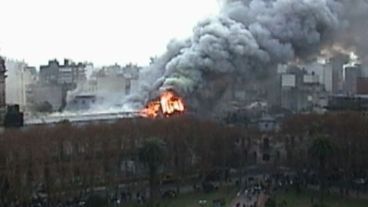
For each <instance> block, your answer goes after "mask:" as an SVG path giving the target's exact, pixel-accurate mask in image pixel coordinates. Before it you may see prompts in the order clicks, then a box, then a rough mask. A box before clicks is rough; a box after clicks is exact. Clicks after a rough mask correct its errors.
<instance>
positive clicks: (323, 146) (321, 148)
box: [309, 135, 334, 206]
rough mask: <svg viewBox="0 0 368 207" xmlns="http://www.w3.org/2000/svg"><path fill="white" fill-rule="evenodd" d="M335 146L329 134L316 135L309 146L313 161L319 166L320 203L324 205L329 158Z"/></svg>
mask: <svg viewBox="0 0 368 207" xmlns="http://www.w3.org/2000/svg"><path fill="white" fill-rule="evenodd" d="M333 151H334V147H333V144H332V143H331V141H330V140H329V139H328V137H327V136H324V135H316V138H315V139H314V140H313V142H312V145H311V146H310V148H309V154H310V157H311V158H312V161H313V163H315V162H314V161H315V160H316V161H317V168H318V172H319V173H318V174H319V186H320V187H319V193H320V205H321V206H323V202H324V200H323V199H324V191H325V179H326V176H325V174H326V169H327V163H328V161H329V158H330V157H331V155H332V154H333Z"/></svg>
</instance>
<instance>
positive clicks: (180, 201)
mask: <svg viewBox="0 0 368 207" xmlns="http://www.w3.org/2000/svg"><path fill="white" fill-rule="evenodd" d="M235 196H236V190H235V188H229V187H226V188H222V189H219V190H217V191H215V192H213V193H189V194H185V195H179V196H178V197H177V198H175V199H166V200H161V202H160V207H200V205H199V204H198V201H200V200H207V201H208V202H207V205H206V206H207V207H212V201H213V200H214V199H225V202H226V205H228V204H229V203H230V202H231V201H232V200H233V198H234V197H235ZM134 206H135V205H131V207H134Z"/></svg>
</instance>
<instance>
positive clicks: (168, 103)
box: [141, 91, 185, 118]
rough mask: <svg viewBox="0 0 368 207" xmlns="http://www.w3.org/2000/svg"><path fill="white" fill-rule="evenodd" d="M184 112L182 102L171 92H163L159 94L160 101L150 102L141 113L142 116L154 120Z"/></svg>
mask: <svg viewBox="0 0 368 207" xmlns="http://www.w3.org/2000/svg"><path fill="white" fill-rule="evenodd" d="M184 110H185V107H184V102H183V100H182V99H181V98H180V97H179V96H176V95H175V94H174V93H173V92H172V91H165V92H163V93H162V94H161V96H160V99H159V100H156V101H151V102H150V103H148V104H147V106H146V108H145V109H143V110H142V111H141V114H142V116H144V117H150V118H155V117H157V116H159V114H160V113H161V114H162V115H164V116H166V117H169V116H171V115H173V114H175V113H178V112H183V111H184Z"/></svg>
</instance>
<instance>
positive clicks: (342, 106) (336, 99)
mask: <svg viewBox="0 0 368 207" xmlns="http://www.w3.org/2000/svg"><path fill="white" fill-rule="evenodd" d="M327 109H328V110H330V111H361V112H367V111H368V96H367V95H355V96H348V95H334V96H330V97H329V98H328V105H327Z"/></svg>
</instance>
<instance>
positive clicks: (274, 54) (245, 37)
mask: <svg viewBox="0 0 368 207" xmlns="http://www.w3.org/2000/svg"><path fill="white" fill-rule="evenodd" d="M367 1H368V0H353V1H351V0H339V1H338V0H227V1H226V0H224V1H221V2H222V5H223V8H222V11H221V12H220V14H219V15H218V16H216V17H210V18H208V19H205V20H203V21H201V22H200V23H199V24H198V25H197V26H196V27H195V28H194V30H193V33H194V34H193V36H192V37H191V38H190V39H187V40H185V41H173V42H171V43H170V44H169V46H168V50H167V52H166V53H165V54H164V55H163V56H162V57H160V58H158V59H157V60H156V61H155V63H154V64H152V65H151V66H150V67H148V68H146V69H145V70H144V71H143V73H142V75H141V80H140V82H141V87H140V88H139V89H138V91H136V93H135V96H132V97H130V101H131V102H134V103H136V104H137V105H136V106H137V107H142V106H143V105H144V104H145V103H146V102H147V101H148V100H149V99H150V98H153V97H155V96H157V95H158V93H159V91H162V90H167V89H173V90H175V91H176V92H178V93H179V94H180V95H182V96H192V95H193V94H196V93H197V91H198V90H201V89H202V88H205V87H206V86H207V85H209V84H211V82H213V81H218V80H219V79H221V77H224V78H223V80H224V81H225V82H226V81H232V79H231V78H229V77H239V76H241V77H243V78H244V79H245V80H247V79H249V80H251V79H257V78H261V77H266V76H267V75H270V74H272V73H274V72H275V70H276V68H277V67H276V66H277V65H278V64H280V63H288V62H290V61H294V60H296V59H298V60H303V59H306V58H309V57H312V56H316V55H318V54H319V53H320V51H321V49H322V48H324V49H326V48H328V47H330V46H332V45H334V44H336V43H337V42H341V44H344V45H346V46H349V47H353V46H355V48H356V47H357V45H359V44H357V43H359V42H361V41H362V39H360V38H361V37H364V36H365V37H366V35H367V28H368V27H366V26H363V27H357V25H359V24H360V23H364V24H365V25H367V21H366V19H367V18H364V17H367V16H368V9H367V7H366V6H367ZM352 2H353V3H352ZM358 7H359V8H360V10H359V11H358V12H357V13H356V12H355V11H356V10H355V9H356V8H358ZM354 21H356V22H354ZM349 30H350V31H349ZM351 30H353V32H354V33H353V34H350V35H353V36H354V37H351V36H349V35H348V34H349V32H351ZM355 34H359V35H357V36H355ZM365 44H366V43H365ZM362 46H363V47H362V48H361V49H357V50H358V51H361V53H363V52H365V51H366V49H367V47H366V45H362ZM219 91H223V90H219ZM217 92H218V91H216V90H214V91H213V93H217Z"/></svg>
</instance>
